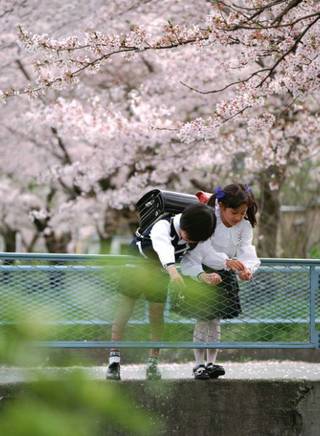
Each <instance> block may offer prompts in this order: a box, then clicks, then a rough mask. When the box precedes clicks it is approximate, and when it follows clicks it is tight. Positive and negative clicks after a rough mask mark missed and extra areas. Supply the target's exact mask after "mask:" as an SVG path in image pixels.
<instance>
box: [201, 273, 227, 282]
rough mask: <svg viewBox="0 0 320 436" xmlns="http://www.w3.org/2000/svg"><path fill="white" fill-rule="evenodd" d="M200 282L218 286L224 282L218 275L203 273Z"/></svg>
mask: <svg viewBox="0 0 320 436" xmlns="http://www.w3.org/2000/svg"><path fill="white" fill-rule="evenodd" d="M198 278H199V280H200V281H201V282H203V283H207V285H217V284H218V283H220V282H222V278H221V276H220V275H219V274H217V273H210V274H209V273H205V272H203V273H201V274H199V276H198Z"/></svg>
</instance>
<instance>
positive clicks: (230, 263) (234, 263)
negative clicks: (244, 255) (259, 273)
mask: <svg viewBox="0 0 320 436" xmlns="http://www.w3.org/2000/svg"><path fill="white" fill-rule="evenodd" d="M226 266H227V268H229V269H231V271H235V272H237V271H244V270H246V267H245V266H244V264H243V263H242V262H241V261H240V260H237V259H229V260H227V261H226Z"/></svg>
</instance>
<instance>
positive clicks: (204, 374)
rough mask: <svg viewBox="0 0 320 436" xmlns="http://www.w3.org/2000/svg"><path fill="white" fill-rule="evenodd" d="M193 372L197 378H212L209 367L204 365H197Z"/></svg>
mask: <svg viewBox="0 0 320 436" xmlns="http://www.w3.org/2000/svg"><path fill="white" fill-rule="evenodd" d="M192 372H193V376H194V378H195V379H196V380H208V379H209V378H210V377H209V374H208V371H207V368H206V367H205V366H204V365H197V366H195V367H194V368H193V370H192Z"/></svg>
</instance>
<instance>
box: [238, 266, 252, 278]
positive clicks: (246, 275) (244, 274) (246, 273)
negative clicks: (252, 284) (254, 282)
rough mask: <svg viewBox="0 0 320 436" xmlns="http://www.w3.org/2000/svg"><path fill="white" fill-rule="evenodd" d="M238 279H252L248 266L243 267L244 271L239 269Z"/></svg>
mask: <svg viewBox="0 0 320 436" xmlns="http://www.w3.org/2000/svg"><path fill="white" fill-rule="evenodd" d="M239 279H241V280H251V279H252V272H251V271H250V270H249V269H248V268H245V270H244V271H240V273H239Z"/></svg>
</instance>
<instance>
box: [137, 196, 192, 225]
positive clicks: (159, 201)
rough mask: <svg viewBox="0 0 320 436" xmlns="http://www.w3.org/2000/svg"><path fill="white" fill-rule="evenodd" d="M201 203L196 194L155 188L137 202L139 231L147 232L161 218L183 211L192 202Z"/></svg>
mask: <svg viewBox="0 0 320 436" xmlns="http://www.w3.org/2000/svg"><path fill="white" fill-rule="evenodd" d="M195 203H199V200H198V198H197V197H196V196H195V195H190V194H183V193H180V192H172V191H162V190H160V189H153V190H151V191H149V192H147V193H146V194H145V195H144V196H143V197H141V198H140V200H139V201H138V202H137V204H136V209H137V212H138V215H139V233H143V232H145V231H146V230H147V229H148V228H149V227H150V226H152V225H153V224H155V223H156V222H157V221H158V220H159V219H161V218H163V217H164V216H168V215H176V214H177V213H181V212H182V211H183V210H184V209H185V208H186V207H187V206H189V205H190V204H195Z"/></svg>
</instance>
